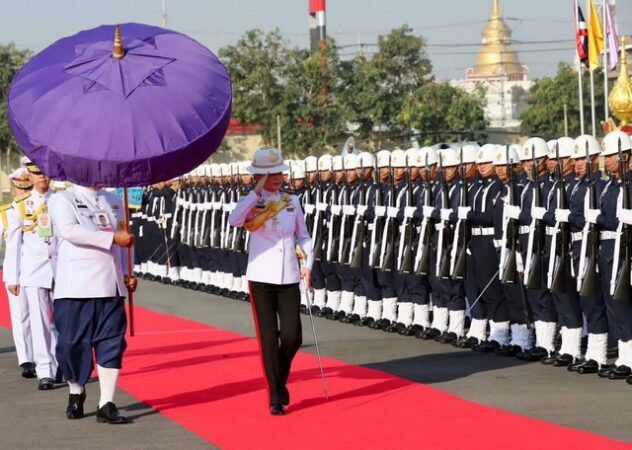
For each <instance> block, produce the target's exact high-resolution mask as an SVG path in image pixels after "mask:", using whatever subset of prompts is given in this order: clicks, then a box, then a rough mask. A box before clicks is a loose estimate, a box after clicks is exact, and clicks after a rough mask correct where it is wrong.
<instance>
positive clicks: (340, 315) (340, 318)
mask: <svg viewBox="0 0 632 450" xmlns="http://www.w3.org/2000/svg"><path fill="white" fill-rule="evenodd" d="M346 317H347V313H346V312H344V311H338V312H337V313H336V317H334V320H338V321H339V322H344V319H345V318H346Z"/></svg>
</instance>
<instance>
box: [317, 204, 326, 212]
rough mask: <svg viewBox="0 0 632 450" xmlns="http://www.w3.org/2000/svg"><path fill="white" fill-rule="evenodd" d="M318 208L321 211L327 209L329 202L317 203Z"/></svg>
mask: <svg viewBox="0 0 632 450" xmlns="http://www.w3.org/2000/svg"><path fill="white" fill-rule="evenodd" d="M316 210H317V211H320V212H325V211H327V203H322V202H321V203H316Z"/></svg>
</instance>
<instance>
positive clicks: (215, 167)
mask: <svg viewBox="0 0 632 450" xmlns="http://www.w3.org/2000/svg"><path fill="white" fill-rule="evenodd" d="M211 175H212V176H214V177H221V176H222V169H221V167H220V165H219V164H211Z"/></svg>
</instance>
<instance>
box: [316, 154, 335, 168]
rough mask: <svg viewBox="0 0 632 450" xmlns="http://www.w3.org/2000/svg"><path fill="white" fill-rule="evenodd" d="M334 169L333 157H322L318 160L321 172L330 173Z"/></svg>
mask: <svg viewBox="0 0 632 450" xmlns="http://www.w3.org/2000/svg"><path fill="white" fill-rule="evenodd" d="M332 167H333V157H332V156H331V155H322V156H321V157H320V158H318V170H319V171H321V172H329V171H330V170H331V169H332Z"/></svg>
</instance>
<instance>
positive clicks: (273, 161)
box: [248, 147, 288, 175]
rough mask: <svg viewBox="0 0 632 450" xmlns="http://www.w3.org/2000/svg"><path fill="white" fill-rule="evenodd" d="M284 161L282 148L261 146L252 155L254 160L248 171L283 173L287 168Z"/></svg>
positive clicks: (254, 172) (262, 173) (261, 173)
mask: <svg viewBox="0 0 632 450" xmlns="http://www.w3.org/2000/svg"><path fill="white" fill-rule="evenodd" d="M287 168H288V167H287V166H286V165H285V163H284V162H283V155H282V154H281V150H279V149H276V148H273V147H269V148H260V149H259V150H257V151H256V152H255V154H254V155H252V162H251V163H250V166H248V172H250V173H252V174H260V175H265V174H269V173H281V172H283V171H285V170H287Z"/></svg>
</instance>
